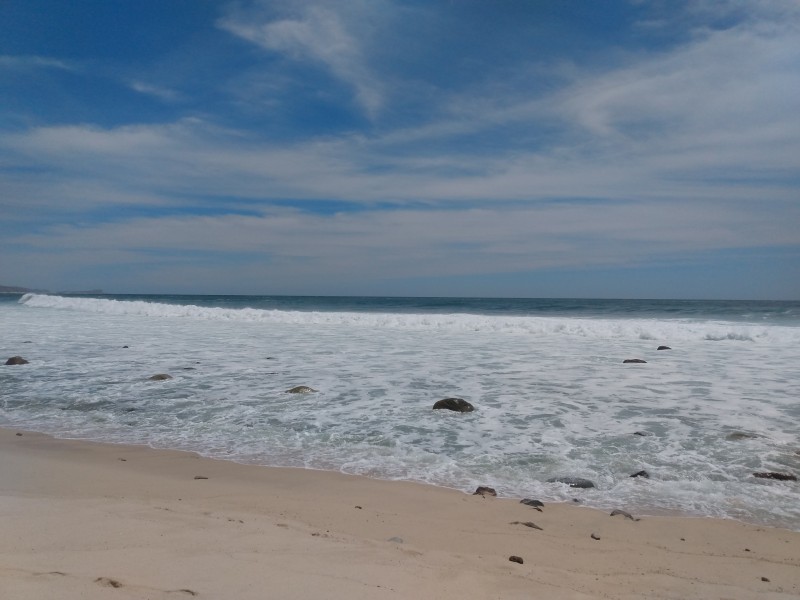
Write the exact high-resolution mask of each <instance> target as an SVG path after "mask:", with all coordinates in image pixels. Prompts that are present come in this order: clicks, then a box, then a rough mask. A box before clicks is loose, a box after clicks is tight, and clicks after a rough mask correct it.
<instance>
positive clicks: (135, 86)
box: [128, 81, 180, 102]
mask: <svg viewBox="0 0 800 600" xmlns="http://www.w3.org/2000/svg"><path fill="white" fill-rule="evenodd" d="M128 85H129V86H130V88H131V89H132V90H133V91H135V92H139V93H140V94H144V95H146V96H153V97H154V98H158V99H159V100H164V101H166V102H174V101H176V100H178V99H179V98H180V95H179V94H178V93H177V92H176V91H174V90H170V89H168V88H164V87H159V86H156V85H152V84H149V83H145V82H144V81H131V82H129V84H128Z"/></svg>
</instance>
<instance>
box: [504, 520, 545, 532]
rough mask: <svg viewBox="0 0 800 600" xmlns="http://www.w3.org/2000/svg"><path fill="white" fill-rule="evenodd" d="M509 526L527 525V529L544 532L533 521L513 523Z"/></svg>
mask: <svg viewBox="0 0 800 600" xmlns="http://www.w3.org/2000/svg"><path fill="white" fill-rule="evenodd" d="M509 525H525V527H530V528H531V529H538V530H539V531H544V529H542V528H541V527H539V526H538V525H537V524H536V523H534V522H533V521H511V523H509Z"/></svg>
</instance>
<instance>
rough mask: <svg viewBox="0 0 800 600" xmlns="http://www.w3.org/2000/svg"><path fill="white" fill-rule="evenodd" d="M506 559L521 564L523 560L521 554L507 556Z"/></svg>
mask: <svg viewBox="0 0 800 600" xmlns="http://www.w3.org/2000/svg"><path fill="white" fill-rule="evenodd" d="M508 560H510V561H511V562H515V563H519V564H523V563H524V562H525V561H524V560H522V557H521V556H509V557H508Z"/></svg>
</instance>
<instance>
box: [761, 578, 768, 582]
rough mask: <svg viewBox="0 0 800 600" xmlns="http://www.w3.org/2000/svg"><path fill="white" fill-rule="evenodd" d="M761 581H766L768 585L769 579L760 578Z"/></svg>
mask: <svg viewBox="0 0 800 600" xmlns="http://www.w3.org/2000/svg"><path fill="white" fill-rule="evenodd" d="M761 581H766V582H767V583H769V579H767V578H766V577H762V578H761Z"/></svg>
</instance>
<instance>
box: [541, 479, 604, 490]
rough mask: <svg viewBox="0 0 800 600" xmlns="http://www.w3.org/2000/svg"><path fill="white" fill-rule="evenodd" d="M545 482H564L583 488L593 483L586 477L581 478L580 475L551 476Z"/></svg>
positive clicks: (591, 485) (592, 485) (589, 486)
mask: <svg viewBox="0 0 800 600" xmlns="http://www.w3.org/2000/svg"><path fill="white" fill-rule="evenodd" d="M547 483H566V484H567V485H568V486H569V487H574V488H583V489H588V488H593V487H594V483H592V482H591V481H589V480H588V479H582V478H580V477H551V478H550V479H548V480H547Z"/></svg>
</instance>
